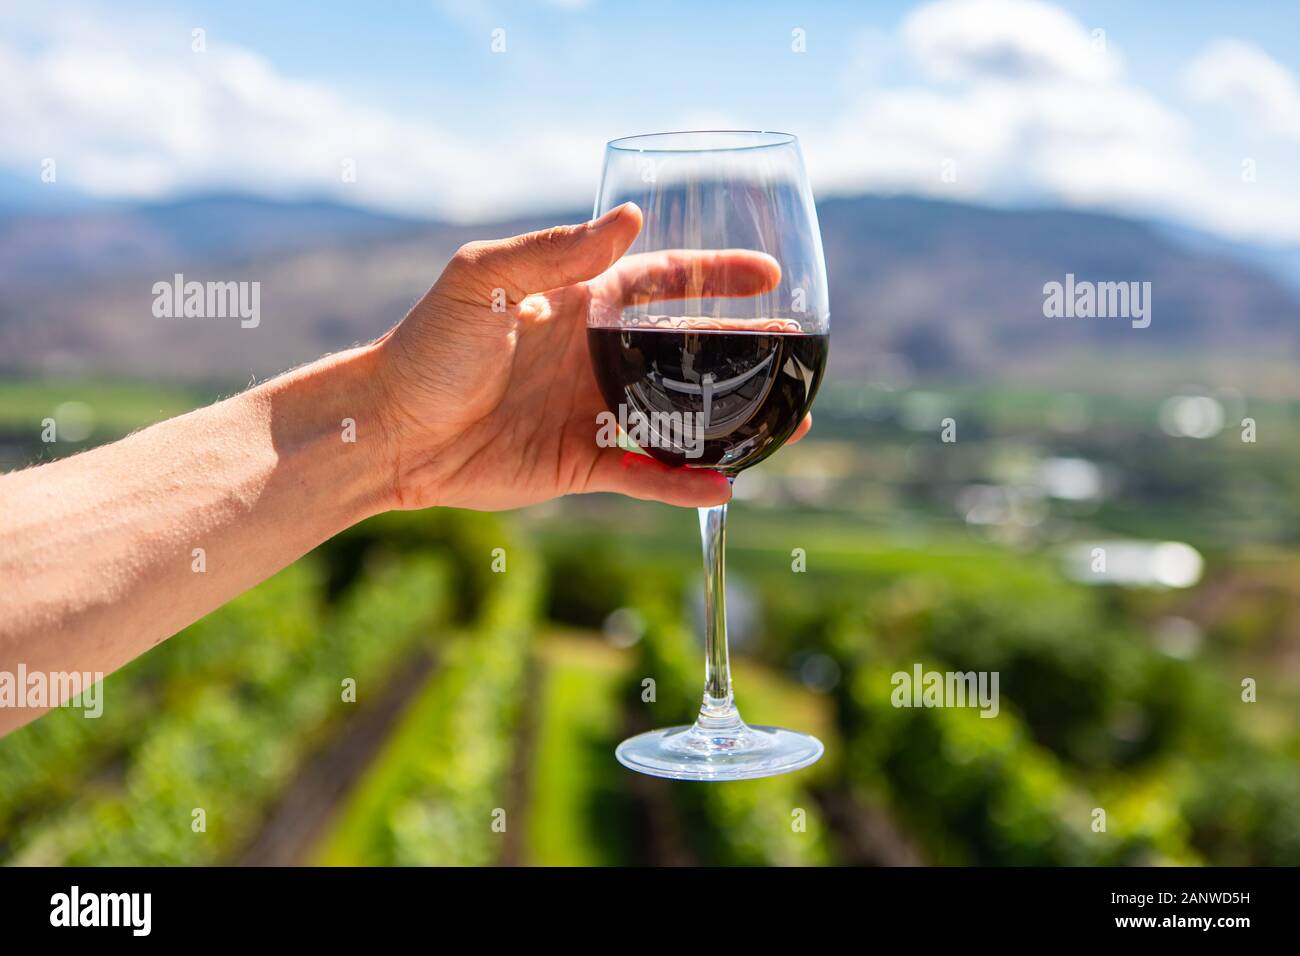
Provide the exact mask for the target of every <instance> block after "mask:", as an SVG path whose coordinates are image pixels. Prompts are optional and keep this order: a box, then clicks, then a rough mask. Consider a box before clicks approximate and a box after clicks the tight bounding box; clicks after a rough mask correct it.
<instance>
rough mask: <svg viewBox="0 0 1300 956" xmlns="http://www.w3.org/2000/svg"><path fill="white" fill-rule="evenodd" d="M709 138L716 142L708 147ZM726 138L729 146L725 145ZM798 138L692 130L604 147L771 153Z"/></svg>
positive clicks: (633, 150)
mask: <svg viewBox="0 0 1300 956" xmlns="http://www.w3.org/2000/svg"><path fill="white" fill-rule="evenodd" d="M698 137H703V138H704V139H705V142H704V143H703V144H702V145H688V141H689V140H690V139H693V138H698ZM709 137H714V138H716V140H717V142H714V143H709V142H708V141H707V140H708V138H709ZM728 138H730V139H731V142H725V140H726V139H728ZM798 142H799V137H797V136H795V135H794V134H793V133H781V132H777V131H775V130H759V129H694V130H673V131H670V132H663V133H638V134H636V135H634V136H620V137H619V138H618V139H611V140H610V141H609V142H608V143H606V144H605V148H606V149H610V150H617V151H619V152H626V153H726V152H736V151H740V150H746V149H771V148H773V147H777V146H790V145H793V144H797V143H798Z"/></svg>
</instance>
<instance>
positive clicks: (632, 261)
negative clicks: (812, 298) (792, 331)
mask: <svg viewBox="0 0 1300 956" xmlns="http://www.w3.org/2000/svg"><path fill="white" fill-rule="evenodd" d="M780 281H781V266H780V264H779V263H778V262H777V261H776V260H775V259H774V258H772V257H771V256H769V255H768V254H767V253H765V252H757V251H755V250H753V249H664V250H660V251H659V252H642V253H637V254H636V255H631V256H624V257H623V258H622V259H620V260H619V261H618V262H616V263H615V264H614V265H613V267H612V268H610V269H609V271H608V272H606V273H605V274H604V275H602V276H600V277H599V278H597V279H594V280H592V281H591V283H589V286H590V288H591V291H592V294H593V297H595V298H598V299H600V300H601V301H603V302H604V303H606V304H607V305H609V306H610V307H612V308H626V307H629V306H638V305H645V304H647V303H650V302H661V301H665V300H670V299H710V298H719V297H739V296H749V295H761V294H762V293H764V292H770V291H771V290H772V289H774V288H775V287H776V285H777V283H778V282H780Z"/></svg>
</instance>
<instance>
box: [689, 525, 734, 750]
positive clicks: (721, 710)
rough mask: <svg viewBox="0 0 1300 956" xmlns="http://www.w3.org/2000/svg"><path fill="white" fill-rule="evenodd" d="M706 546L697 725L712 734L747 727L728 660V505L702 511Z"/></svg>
mask: <svg viewBox="0 0 1300 956" xmlns="http://www.w3.org/2000/svg"><path fill="white" fill-rule="evenodd" d="M699 512H700V538H701V541H702V543H703V545H704V628H705V630H704V702H703V703H702V704H701V705H700V716H699V719H698V720H697V721H696V723H695V726H696V727H697V728H699V729H700V730H703V731H706V732H708V733H709V734H712V735H719V734H722V735H725V734H727V733H729V732H737V733H738V732H739V731H741V730H742V729H743V728H744V724H743V723H742V722H741V720H740V714H739V712H738V711H737V710H736V704H735V700H734V698H733V696H732V693H731V664H730V662H729V661H728V659H727V573H726V550H727V506H726V505H725V504H721V505H716V506H715V507H712V508H700V509H699Z"/></svg>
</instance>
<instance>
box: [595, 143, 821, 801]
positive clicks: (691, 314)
mask: <svg viewBox="0 0 1300 956" xmlns="http://www.w3.org/2000/svg"><path fill="white" fill-rule="evenodd" d="M627 201H632V202H635V203H636V204H637V205H638V206H640V207H641V210H642V213H643V215H644V225H643V226H642V229H641V232H640V234H639V235H638V236H637V239H636V241H635V243H633V245H632V247H631V248H630V249H629V250H628V254H627V255H626V256H625V257H624V258H623V259H622V260H620V261H619V263H617V264H616V265H615V267H614V268H613V269H612V270H611V272H610V273H607V276H610V277H611V278H610V279H608V280H607V281H606V282H605V283H604V284H603V285H602V284H599V283H598V284H597V286H596V288H597V289H603V290H605V292H604V294H595V295H593V296H592V298H591V305H590V308H589V312H588V320H587V340H588V345H589V347H590V351H591V357H592V363H593V367H594V370H595V375H596V379H597V382H598V383H599V385H600V389H601V393H602V395H603V396H604V398H605V401H606V403H607V404H608V405H609V407H610V410H611V411H614V410H615V409H617V414H618V418H619V423H620V426H621V427H622V428H623V430H624V431H625V433H626V435H627V437H628V438H629V439H630V440H631V441H632V442H634V443H635V444H637V445H639V446H640V448H641V449H642V450H643V451H645V452H647V453H648V454H650V455H653V456H654V457H655V458H657V459H659V460H660V461H664V462H668V463H671V464H674V465H685V466H687V467H693V468H711V469H713V470H715V471H718V472H721V473H722V474H723V475H725V476H726V477H727V479H728V480H730V481H733V482H734V481H735V478H736V475H737V474H739V473H740V472H741V471H742V470H744V469H746V468H749V467H750V466H752V465H755V464H757V463H758V462H760V461H762V460H763V459H764V458H766V457H768V456H769V455H771V454H772V453H773V452H775V451H776V450H777V449H778V448H780V447H781V445H782V444H783V443H784V442H785V441H786V440H787V439H789V438H790V436H791V435H792V434H793V433H794V431H795V429H796V428H797V427H798V426H799V423H800V422H801V421H802V420H803V418H804V416H805V415H806V414H807V413H808V409H809V407H810V406H811V405H812V402H813V397H814V396H815V395H816V393H817V387H818V385H819V384H820V383H821V379H822V375H823V373H824V371H825V367H826V356H827V350H828V347H829V331H830V308H829V303H828V298H827V291H826V266H825V263H824V261H823V258H822V244H821V233H820V231H819V229H818V226H817V211H816V209H815V207H814V205H813V197H812V190H811V189H810V188H809V185H808V178H807V174H806V172H805V171H804V164H803V156H802V153H801V152H800V149H799V142H798V140H797V139H796V138H795V137H794V136H791V135H789V134H787V133H770V132H755V131H698V132H681V133H654V134H650V135H644V136H629V137H626V138H623V139H616V140H614V141H613V142H611V143H609V144H608V146H607V147H606V151H605V167H604V174H603V176H602V179H601V184H600V191H599V193H598V194H597V196H596V215H597V216H599V215H602V214H603V213H605V212H607V211H609V210H610V209H613V208H615V207H616V206H618V205H620V204H622V203H624V202H627ZM611 289H612V290H613V291H612V292H611V291H610V290H611ZM699 512H700V532H701V537H702V539H703V546H704V606H705V620H706V625H705V670H704V674H705V677H704V700H703V702H702V704H701V706H700V713H699V717H698V718H697V719H696V721H695V723H694V724H693V725H691V726H682V727H671V728H669V729H666V730H654V731H650V732H649V733H644V734H640V735H638V736H636V737H632V738H630V739H628V740H625V741H623V743H621V744H620V745H619V747H618V749H617V751H616V755H617V757H618V760H619V761H620V762H621V763H622V764H623V765H624V766H626V767H629V768H631V769H632V770H637V771H640V772H641V773H647V774H651V775H654V776H659V777H671V778H674V779H679V780H712V781H718V780H744V779H749V778H752V777H766V776H771V775H774V774H779V773H787V772H789V771H792V770H798V769H799V768H801V767H806V766H808V765H809V764H811V763H813V762H814V761H816V760H817V758H819V757H820V756H821V754H822V749H823V748H822V744H821V741H819V740H817V738H815V737H812V736H809V735H808V734H803V733H799V732H798V731H793V730H782V729H779V728H776V727H764V726H753V725H748V724H746V723H745V722H744V721H743V720H741V718H740V713H739V712H738V711H737V709H736V704H735V701H734V699H733V695H732V686H731V670H730V665H729V663H728V659H727V617H726V604H725V597H726V594H725V591H726V588H725V583H724V582H725V576H724V554H723V552H724V548H725V542H726V519H727V506H726V505H725V504H723V505H718V506H716V507H712V508H701V509H699Z"/></svg>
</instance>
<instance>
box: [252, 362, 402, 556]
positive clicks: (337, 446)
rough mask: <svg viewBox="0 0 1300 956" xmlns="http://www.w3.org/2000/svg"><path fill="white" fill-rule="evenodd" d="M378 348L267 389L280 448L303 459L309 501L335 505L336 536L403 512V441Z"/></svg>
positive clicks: (300, 468) (318, 365) (299, 467)
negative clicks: (398, 480)
mask: <svg viewBox="0 0 1300 956" xmlns="http://www.w3.org/2000/svg"><path fill="white" fill-rule="evenodd" d="M378 372H379V356H378V353H377V349H376V346H375V345H373V344H372V345H365V346H361V347H358V348H354V349H349V350H348V351H346V352H339V353H337V354H334V355H329V356H326V357H325V358H323V359H321V360H319V361H317V362H313V363H312V364H310V365H307V366H304V367H303V368H300V369H297V370H295V371H293V372H290V373H289V374H288V375H285V376H282V377H281V378H278V379H275V380H273V381H272V382H269V383H268V384H267V386H266V387H267V388H268V391H269V401H270V405H271V410H272V416H271V417H272V422H273V426H272V427H273V432H278V435H275V434H273V441H274V443H275V445H276V448H277V451H278V452H279V455H280V457H281V459H282V460H287V459H295V460H296V465H295V467H294V469H293V471H294V473H295V474H297V475H299V476H300V479H299V480H300V482H301V488H302V491H303V493H304V494H307V495H309V496H310V495H311V493H312V491H313V489H316V490H319V491H322V492H323V495H322V497H323V498H324V499H325V500H327V501H328V505H327V510H328V511H329V512H331V514H332V517H333V519H334V520H333V524H335V525H336V526H337V527H336V529H335V530H336V531H337V530H343V528H346V527H350V526H351V525H353V524H355V523H357V522H358V521H362V520H364V519H365V518H368V517H371V516H372V515H376V514H379V513H381V512H384V511H388V510H391V509H392V508H394V507H396V506H397V494H396V486H395V477H396V466H395V462H396V454H395V448H394V446H395V443H396V440H397V439H396V436H395V434H394V429H393V427H392V422H391V418H390V415H389V413H388V409H389V405H390V403H389V401H388V397H387V395H386V390H385V386H384V382H383V379H382V377H381V376H380V375H379V374H378Z"/></svg>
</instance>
